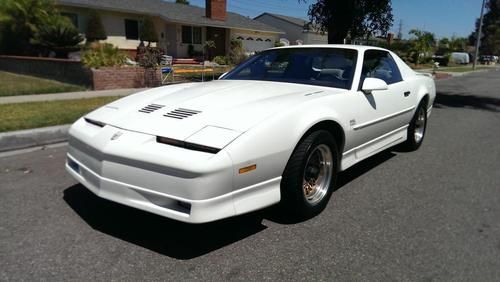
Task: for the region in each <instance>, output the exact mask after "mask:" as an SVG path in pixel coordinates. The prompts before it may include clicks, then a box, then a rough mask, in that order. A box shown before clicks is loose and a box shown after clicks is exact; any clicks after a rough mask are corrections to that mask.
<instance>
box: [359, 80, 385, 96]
mask: <svg viewBox="0 0 500 282" xmlns="http://www.w3.org/2000/svg"><path fill="white" fill-rule="evenodd" d="M387 89H389V87H388V86H387V83H385V81H383V80H382V79H379V78H374V77H367V78H365V81H364V82H363V86H362V87H361V91H363V93H365V94H367V95H368V94H371V93H372V91H375V90H387Z"/></svg>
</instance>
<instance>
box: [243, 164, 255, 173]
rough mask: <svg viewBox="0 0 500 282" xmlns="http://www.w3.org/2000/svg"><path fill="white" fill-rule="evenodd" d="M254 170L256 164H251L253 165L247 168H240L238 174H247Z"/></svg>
mask: <svg viewBox="0 0 500 282" xmlns="http://www.w3.org/2000/svg"><path fill="white" fill-rule="evenodd" d="M256 168H257V165H256V164H253V165H251V166H247V167H242V168H240V170H239V173H240V174H243V173H247V172H250V171H252V170H255V169H256Z"/></svg>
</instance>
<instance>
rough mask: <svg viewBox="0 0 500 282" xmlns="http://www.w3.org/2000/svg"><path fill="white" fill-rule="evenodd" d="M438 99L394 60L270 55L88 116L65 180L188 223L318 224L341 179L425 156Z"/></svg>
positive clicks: (316, 52) (319, 49)
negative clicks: (374, 161) (278, 220)
mask: <svg viewBox="0 0 500 282" xmlns="http://www.w3.org/2000/svg"><path fill="white" fill-rule="evenodd" d="M435 95H436V90H435V85H434V81H433V79H432V78H431V77H429V76H426V75H423V74H418V73H415V72H414V71H413V70H412V69H410V68H409V67H408V66H407V65H406V64H405V63H404V62H403V61H402V60H401V59H400V58H399V57H398V56H397V55H396V54H394V53H392V52H391V51H388V50H385V49H381V48H376V47H368V46H350V45H309V46H292V47H280V48H273V49H269V50H265V51H263V52H261V53H259V54H257V55H255V56H253V57H251V58H249V59H248V60H247V61H245V62H243V63H242V64H240V65H239V66H237V67H236V68H234V69H233V70H231V71H230V72H228V73H226V74H224V75H222V76H221V77H220V78H219V79H218V80H216V81H211V82H204V83H186V84H177V85H169V86H164V87H158V88H154V89H150V90H146V91H143V92H140V93H137V94H134V95H131V96H128V97H125V98H122V99H119V100H117V101H115V102H112V103H110V104H108V105H105V106H103V107H101V108H99V109H97V110H95V111H93V112H91V113H89V114H87V115H85V116H84V117H82V118H80V119H79V120H78V121H76V122H75V123H74V124H73V125H72V126H71V128H70V131H69V135H70V137H69V148H68V154H67V162H66V169H67V171H68V172H69V173H70V174H71V175H72V176H73V177H74V178H76V180H77V181H79V182H80V183H82V184H83V185H84V186H86V187H87V188H88V189H89V190H90V191H92V192H93V193H95V194H96V195H97V196H99V197H102V198H105V199H108V200H111V201H114V202H118V203H121V204H124V205H128V206H131V207H134V208H138V209H141V210H145V211H148V212H151V213H155V214H158V215H161V216H165V217H169V218H172V219H175V220H179V221H184V222H189V223H201V222H209V221H214V220H218V219H222V218H226V217H230V216H235V215H239V214H243V213H247V212H250V211H254V210H257V209H261V208H264V207H267V206H270V205H273V204H276V203H279V204H280V205H281V207H282V208H283V209H285V210H286V211H287V212H289V213H290V214H293V215H294V216H296V217H298V218H309V217H312V216H314V215H316V214H318V213H319V212H321V211H322V210H323V209H324V208H325V206H326V204H327V202H328V200H329V198H330V196H331V194H332V192H333V190H334V187H335V180H336V178H337V176H338V174H339V173H340V172H341V171H343V170H345V169H347V168H349V167H350V166H352V165H354V164H356V163H357V162H360V161H362V160H363V159H366V158H368V157H370V156H372V155H374V154H376V153H378V152H380V151H382V150H384V149H387V148H390V147H392V146H394V145H396V144H400V143H401V144H400V146H404V147H406V148H407V149H408V150H416V149H418V148H419V146H420V145H421V144H422V141H423V139H424V136H425V132H426V125H427V118H428V116H429V115H430V113H431V109H432V104H433V101H434V98H435ZM388 181H390V180H388Z"/></svg>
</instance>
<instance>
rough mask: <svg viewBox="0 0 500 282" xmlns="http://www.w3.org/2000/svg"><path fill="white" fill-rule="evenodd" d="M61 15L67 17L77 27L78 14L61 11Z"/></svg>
mask: <svg viewBox="0 0 500 282" xmlns="http://www.w3.org/2000/svg"><path fill="white" fill-rule="evenodd" d="M61 16H64V17H66V18H68V19H69V20H70V21H71V23H72V24H73V25H74V26H75V27H76V28H78V15H77V14H75V13H61Z"/></svg>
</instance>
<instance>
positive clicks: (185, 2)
mask: <svg viewBox="0 0 500 282" xmlns="http://www.w3.org/2000/svg"><path fill="white" fill-rule="evenodd" d="M175 3H177V4H183V5H189V1H188V0H175Z"/></svg>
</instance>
